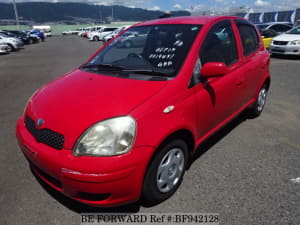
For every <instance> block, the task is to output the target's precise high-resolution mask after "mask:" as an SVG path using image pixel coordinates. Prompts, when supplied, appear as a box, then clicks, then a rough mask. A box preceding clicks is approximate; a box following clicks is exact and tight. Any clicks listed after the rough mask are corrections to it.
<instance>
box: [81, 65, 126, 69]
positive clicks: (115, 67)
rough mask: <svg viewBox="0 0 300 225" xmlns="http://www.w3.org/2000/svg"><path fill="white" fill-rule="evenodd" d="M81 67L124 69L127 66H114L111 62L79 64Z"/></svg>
mask: <svg viewBox="0 0 300 225" xmlns="http://www.w3.org/2000/svg"><path fill="white" fill-rule="evenodd" d="M81 68H99V69H101V68H102V69H111V70H126V69H127V68H124V67H121V66H115V65H112V64H86V65H83V66H81Z"/></svg>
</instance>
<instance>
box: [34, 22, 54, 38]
mask: <svg viewBox="0 0 300 225" xmlns="http://www.w3.org/2000/svg"><path fill="white" fill-rule="evenodd" d="M32 29H33V30H40V31H41V32H43V33H44V34H45V36H46V37H51V36H52V33H51V26H49V25H35V26H33V27H32Z"/></svg>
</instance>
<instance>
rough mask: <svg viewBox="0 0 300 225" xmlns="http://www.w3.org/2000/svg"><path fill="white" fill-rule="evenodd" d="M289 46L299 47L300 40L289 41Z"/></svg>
mask: <svg viewBox="0 0 300 225" xmlns="http://www.w3.org/2000/svg"><path fill="white" fill-rule="evenodd" d="M289 45H300V40H296V41H290V43H289Z"/></svg>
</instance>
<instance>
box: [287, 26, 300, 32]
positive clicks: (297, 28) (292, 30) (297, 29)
mask: <svg viewBox="0 0 300 225" xmlns="http://www.w3.org/2000/svg"><path fill="white" fill-rule="evenodd" d="M286 33H287V34H300V26H299V27H296V28H294V29H291V30H290V31H288V32H286Z"/></svg>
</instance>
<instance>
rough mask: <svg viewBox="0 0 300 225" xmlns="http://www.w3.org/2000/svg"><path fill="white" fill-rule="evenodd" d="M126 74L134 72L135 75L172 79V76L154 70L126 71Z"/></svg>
mask: <svg viewBox="0 0 300 225" xmlns="http://www.w3.org/2000/svg"><path fill="white" fill-rule="evenodd" d="M123 71H124V72H133V73H140V74H146V75H152V76H163V77H172V76H171V75H170V74H167V73H162V72H158V71H154V70H141V69H124V70H123Z"/></svg>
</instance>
